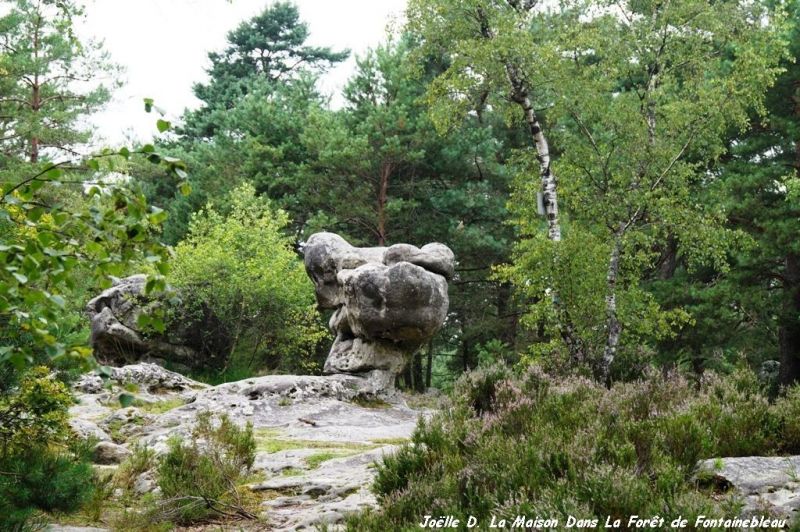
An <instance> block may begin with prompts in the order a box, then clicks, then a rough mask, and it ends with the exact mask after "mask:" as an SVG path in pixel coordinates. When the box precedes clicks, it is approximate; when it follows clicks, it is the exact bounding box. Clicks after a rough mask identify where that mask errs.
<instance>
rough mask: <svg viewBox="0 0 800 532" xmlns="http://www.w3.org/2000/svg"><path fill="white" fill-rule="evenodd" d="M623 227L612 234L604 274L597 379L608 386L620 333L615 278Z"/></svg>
mask: <svg viewBox="0 0 800 532" xmlns="http://www.w3.org/2000/svg"><path fill="white" fill-rule="evenodd" d="M623 230H624V226H620V228H619V229H618V230H617V231H616V233H615V234H614V242H613V243H612V245H611V254H610V255H609V258H608V273H607V274H606V333H607V337H606V346H605V349H604V350H603V358H602V360H601V361H600V371H599V375H598V377H599V379H600V381H601V382H604V383H606V384H610V369H611V363H612V362H614V357H616V355H617V345H619V337H620V334H621V333H622V325H621V324H620V322H619V317H618V316H617V277H618V276H619V256H620V250H621V247H622V234H623Z"/></svg>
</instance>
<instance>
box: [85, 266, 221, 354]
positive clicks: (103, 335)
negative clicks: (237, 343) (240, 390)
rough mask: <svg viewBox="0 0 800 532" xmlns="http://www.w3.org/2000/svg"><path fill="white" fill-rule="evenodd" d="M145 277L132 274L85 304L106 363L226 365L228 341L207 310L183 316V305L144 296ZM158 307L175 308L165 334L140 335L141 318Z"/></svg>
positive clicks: (96, 347) (94, 339)
mask: <svg viewBox="0 0 800 532" xmlns="http://www.w3.org/2000/svg"><path fill="white" fill-rule="evenodd" d="M146 284H147V277H146V276H145V275H133V276H130V277H126V278H124V279H119V280H117V281H116V282H115V283H114V285H113V286H112V287H111V288H109V289H107V290H105V291H103V292H102V293H101V294H100V295H99V296H97V297H95V298H94V299H92V300H91V301H89V303H88V304H87V305H86V314H87V315H88V317H89V320H90V323H91V340H90V341H91V345H92V347H93V348H94V355H95V357H96V358H97V359H98V360H99V361H100V362H102V363H104V364H113V365H123V364H130V363H135V362H140V361H148V360H152V361H169V362H172V363H174V364H176V365H178V366H186V367H195V368H208V367H220V366H222V365H223V364H224V362H225V358H224V354H226V353H228V352H229V350H230V349H229V346H230V342H231V340H230V338H229V337H228V334H227V333H226V331H225V330H224V328H223V327H222V326H221V324H220V323H219V320H218V319H217V318H216V317H215V316H214V315H213V314H212V313H211V312H209V311H208V310H207V309H200V311H199V312H197V311H195V312H193V315H192V316H191V317H187V316H182V314H181V313H182V312H183V311H184V309H182V308H181V306H180V305H178V306H175V305H171V304H170V303H168V302H166V301H159V300H157V299H153V298H151V297H149V296H146V295H145V286H146ZM155 305H171V307H170V308H171V314H172V318H171V319H170V320H168V322H167V324H166V325H167V330H166V331H164V332H163V333H158V332H156V331H153V330H142V328H141V327H140V326H139V316H140V315H141V314H142V313H147V312H150V311H151V310H152V308H153V307H154V306H155Z"/></svg>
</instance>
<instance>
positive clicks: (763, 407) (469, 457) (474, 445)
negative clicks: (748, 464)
mask: <svg viewBox="0 0 800 532" xmlns="http://www.w3.org/2000/svg"><path fill="white" fill-rule="evenodd" d="M798 411H800V388H793V389H791V390H789V391H788V393H787V394H786V395H785V397H783V398H781V399H779V400H778V401H777V403H775V404H772V405H771V404H769V402H768V401H767V399H766V397H765V395H764V394H763V393H762V390H761V385H760V383H759V381H758V379H757V378H756V376H755V375H754V374H753V373H752V372H751V371H749V370H739V371H737V372H735V373H734V374H732V375H730V376H727V377H720V376H717V375H711V374H708V375H706V376H704V377H703V378H702V379H701V380H700V382H697V383H691V382H689V381H687V380H686V379H684V378H683V377H681V376H679V375H677V374H672V375H668V376H666V377H665V376H663V375H661V374H655V373H654V374H651V375H649V376H648V377H647V378H646V379H644V380H640V381H637V382H630V383H624V384H617V385H615V386H614V387H612V388H611V389H610V390H609V389H606V388H604V387H602V386H600V385H598V384H596V383H594V382H592V381H590V380H586V379H579V378H571V379H561V378H555V377H552V376H550V375H549V374H547V373H545V372H543V371H542V370H541V369H540V368H538V367H532V368H530V369H529V370H527V372H526V373H524V374H523V375H519V376H512V374H511V371H510V370H509V369H507V368H505V367H503V366H495V367H489V368H482V369H480V370H478V371H476V372H473V373H472V374H467V375H465V376H464V377H463V378H462V379H461V380H460V381H459V382H458V383H457V385H456V387H455V389H454V392H453V394H452V398H451V402H450V404H449V405H447V407H446V408H443V409H442V411H441V412H440V413H439V414H438V415H437V416H435V417H434V418H433V419H431V420H429V421H425V420H421V421H420V423H419V426H418V427H417V430H416V431H415V433H414V436H413V438H412V441H411V443H410V444H408V445H406V446H404V447H403V448H401V449H400V451H399V452H398V453H397V454H395V455H391V456H388V457H386V458H384V460H383V463H382V464H381V465H380V467H379V470H378V475H377V479H376V483H375V490H376V492H377V493H378V495H379V498H380V501H381V509H380V510H379V512H372V513H366V514H362V515H360V516H357V517H355V518H353V519H352V520H351V522H350V525H351V527H352V528H355V529H367V530H379V529H380V530H384V529H387V528H391V529H396V530H404V529H408V530H411V529H415V528H416V527H417V523H419V522H420V519H421V518H422V516H424V515H454V516H456V517H457V518H460V519H462V522H465V519H466V516H469V515H473V516H476V517H477V518H478V519H480V520H481V521H486V522H488V519H489V518H490V516H492V515H494V516H496V517H497V518H498V519H500V518H508V517H509V516H511V517H512V519H513V517H514V516H516V515H518V514H527V515H529V516H534V515H539V516H551V517H555V518H559V519H560V520H561V522H562V523H564V522H565V520H566V518H567V516H568V515H573V516H575V517H579V518H600V519H601V522H603V520H604V519H605V517H606V516H611V517H612V518H621V519H627V516H629V515H634V514H636V515H654V514H658V515H662V516H665V517H666V516H673V517H676V516H677V515H679V514H680V515H683V517H684V518H689V519H690V522H691V521H692V519H693V517H694V516H696V515H699V514H701V513H702V514H705V515H714V514H715V513H716V514H729V513H731V511H733V509H732V507H733V505H735V504H736V503H735V501H733V500H732V499H731V500H729V499H727V498H720V497H719V496H718V494H714V496H713V497H712V496H711V495H712V494H711V493H706V492H705V491H704V490H703V489H701V488H700V487H699V486H698V485H697V484H696V483H694V482H693V481H692V477H693V474H694V472H695V466H696V464H697V461H698V460H700V459H703V458H709V457H716V456H744V455H752V454H767V455H769V454H777V453H783V452H796V450H797V449H798V448H800V428H798V422H797V419H798V415H797V413H798Z"/></svg>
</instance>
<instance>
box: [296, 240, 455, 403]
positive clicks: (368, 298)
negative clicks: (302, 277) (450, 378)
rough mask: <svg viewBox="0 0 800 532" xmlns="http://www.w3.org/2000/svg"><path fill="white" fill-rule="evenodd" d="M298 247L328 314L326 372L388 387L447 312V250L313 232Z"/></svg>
mask: <svg viewBox="0 0 800 532" xmlns="http://www.w3.org/2000/svg"><path fill="white" fill-rule="evenodd" d="M303 251H304V255H305V266H306V271H307V272H308V275H309V277H311V280H312V281H313V282H314V288H315V292H316V296H317V303H318V304H319V306H320V307H321V308H323V309H330V310H333V311H334V312H333V315H332V317H331V320H330V327H331V330H332V331H333V332H334V333H335V334H336V339H335V340H334V343H333V346H332V347H331V351H330V354H329V355H328V359H327V360H326V362H325V372H326V373H329V374H331V373H346V374H363V373H370V374H371V375H372V378H373V379H376V380H380V381H382V382H383V383H384V384H383V385H384V386H386V387H387V388H391V386H392V385H393V382H394V377H395V376H396V375H397V374H398V373H400V372H401V371H402V370H403V367H404V366H405V365H406V363H407V361H408V359H409V358H410V357H411V355H412V354H413V353H414V352H415V351H416V350H417V349H418V348H419V347H420V346H421V345H422V344H424V343H426V342H427V341H428V340H430V338H431V337H433V335H434V334H436V332H437V331H438V330H439V329H440V328H441V326H442V324H443V323H444V320H445V318H446V317H447V309H448V297H447V281H448V279H450V278H452V276H453V272H454V269H455V259H454V256H453V252H452V251H451V250H450V248H448V247H447V246H445V245H443V244H438V243H433V244H428V245H426V246H423V247H422V248H417V247H416V246H412V245H409V244H396V245H394V246H391V247H388V248H386V247H375V248H358V247H355V246H352V245H350V244H349V243H348V242H347V241H346V240H344V239H343V238H342V237H340V236H339V235H336V234H333V233H317V234H314V235H312V236H311V238H309V239H308V242H307V243H306V245H305V247H304V248H303Z"/></svg>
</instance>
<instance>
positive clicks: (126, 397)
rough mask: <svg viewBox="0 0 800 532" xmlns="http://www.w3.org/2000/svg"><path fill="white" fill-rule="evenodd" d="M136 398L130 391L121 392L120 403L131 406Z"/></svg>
mask: <svg viewBox="0 0 800 532" xmlns="http://www.w3.org/2000/svg"><path fill="white" fill-rule="evenodd" d="M135 399H136V398H135V397H134V396H133V395H131V394H129V393H121V394H119V404H120V405H121V406H122V408H128V407H129V406H131V405H132V404H133V401H134V400H135Z"/></svg>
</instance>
